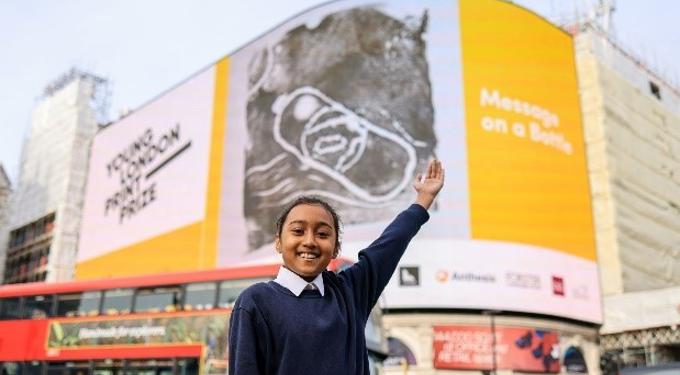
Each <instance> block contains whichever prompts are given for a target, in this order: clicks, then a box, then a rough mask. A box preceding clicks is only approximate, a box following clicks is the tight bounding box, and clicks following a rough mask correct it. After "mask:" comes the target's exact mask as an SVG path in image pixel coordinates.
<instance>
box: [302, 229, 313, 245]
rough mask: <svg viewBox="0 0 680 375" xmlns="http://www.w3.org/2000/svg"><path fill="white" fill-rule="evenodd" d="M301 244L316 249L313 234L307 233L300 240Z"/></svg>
mask: <svg viewBox="0 0 680 375" xmlns="http://www.w3.org/2000/svg"><path fill="white" fill-rule="evenodd" d="M302 244H303V245H305V246H307V247H316V239H315V238H314V233H312V232H308V233H306V234H305V236H304V238H303V239H302Z"/></svg>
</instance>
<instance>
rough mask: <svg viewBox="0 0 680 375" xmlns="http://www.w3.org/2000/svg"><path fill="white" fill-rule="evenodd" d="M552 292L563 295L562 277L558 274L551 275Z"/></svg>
mask: <svg viewBox="0 0 680 375" xmlns="http://www.w3.org/2000/svg"><path fill="white" fill-rule="evenodd" d="M552 285H553V294H554V295H556V296H564V279H562V278H561V277H558V276H553V277H552Z"/></svg>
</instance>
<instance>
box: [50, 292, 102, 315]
mask: <svg viewBox="0 0 680 375" xmlns="http://www.w3.org/2000/svg"><path fill="white" fill-rule="evenodd" d="M101 294H102V292H100V291H96V292H85V293H74V294H60V295H58V296H57V316H68V317H72V316H93V315H99V301H100V300H101Z"/></svg>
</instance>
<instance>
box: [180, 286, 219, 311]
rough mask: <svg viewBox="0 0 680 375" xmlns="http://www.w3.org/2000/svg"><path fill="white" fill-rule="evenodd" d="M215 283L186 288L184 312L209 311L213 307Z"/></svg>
mask: <svg viewBox="0 0 680 375" xmlns="http://www.w3.org/2000/svg"><path fill="white" fill-rule="evenodd" d="M216 291H217V284H216V283H194V284H189V285H187V287H186V295H185V296H184V310H210V309H212V308H213V307H214V305H215V292H216Z"/></svg>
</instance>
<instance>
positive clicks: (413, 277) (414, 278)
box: [399, 267, 420, 286]
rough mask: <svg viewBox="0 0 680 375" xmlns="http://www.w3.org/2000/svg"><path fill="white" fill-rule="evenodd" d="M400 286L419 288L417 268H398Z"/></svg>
mask: <svg viewBox="0 0 680 375" xmlns="http://www.w3.org/2000/svg"><path fill="white" fill-rule="evenodd" d="M399 285H400V286H419V285H420V269H419V268H418V267H399Z"/></svg>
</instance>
